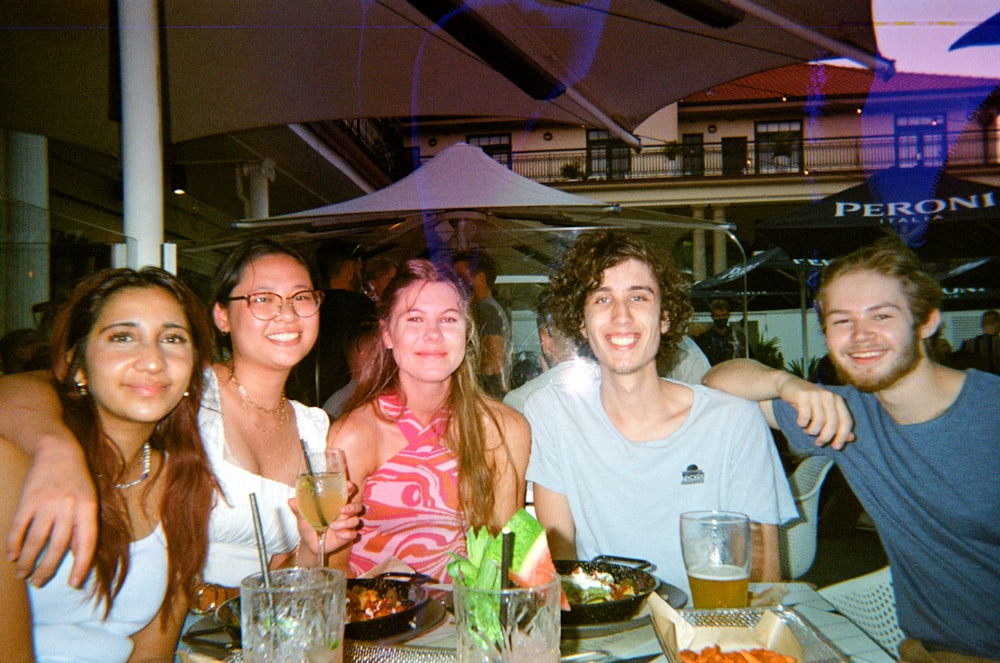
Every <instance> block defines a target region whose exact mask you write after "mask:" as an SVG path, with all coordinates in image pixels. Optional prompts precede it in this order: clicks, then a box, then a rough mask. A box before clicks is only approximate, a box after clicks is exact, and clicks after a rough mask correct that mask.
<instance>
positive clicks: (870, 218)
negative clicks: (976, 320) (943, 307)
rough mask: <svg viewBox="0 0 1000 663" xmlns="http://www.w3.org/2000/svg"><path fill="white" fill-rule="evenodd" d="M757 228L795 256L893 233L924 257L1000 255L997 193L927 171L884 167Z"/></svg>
mask: <svg viewBox="0 0 1000 663" xmlns="http://www.w3.org/2000/svg"><path fill="white" fill-rule="evenodd" d="M757 230H758V231H759V232H760V233H761V234H762V235H763V236H764V237H766V238H767V239H768V240H770V241H771V242H772V243H773V244H776V245H778V246H780V247H781V248H783V249H785V251H787V252H788V253H789V254H790V255H791V256H794V257H811V258H820V259H823V258H831V257H835V256H838V255H842V254H844V253H848V252H850V251H852V250H854V249H856V248H858V247H859V246H863V245H864V244H867V243H870V242H873V241H875V240H876V239H878V238H879V237H881V236H882V235H884V234H885V233H892V232H895V233H896V234H898V235H899V236H900V237H902V238H903V240H904V241H905V242H906V244H907V245H908V246H910V247H911V248H912V249H914V250H915V251H916V252H917V254H918V255H920V257H921V258H922V259H924V260H925V261H928V262H933V263H947V262H949V261H959V260H963V259H968V258H979V257H986V256H992V255H998V254H1000V190H998V189H997V188H996V187H994V186H991V185H989V184H983V183H980V182H976V181H973V180H966V179H960V178H958V177H955V176H953V175H949V174H948V173H945V172H943V171H941V170H938V169H934V168H889V169H887V170H884V171H880V172H877V173H875V174H874V175H872V176H870V177H869V178H868V180H867V181H865V182H864V183H862V184H859V185H857V186H854V187H851V188H849V189H846V190H844V191H841V192H840V193H837V194H834V195H832V196H828V197H826V198H823V199H822V200H820V201H817V202H815V203H812V204H809V205H805V206H803V207H801V208H799V209H796V210H793V211H792V212H789V213H788V214H785V215H783V216H779V217H776V218H773V219H768V220H765V221H762V222H760V223H759V224H758V225H757Z"/></svg>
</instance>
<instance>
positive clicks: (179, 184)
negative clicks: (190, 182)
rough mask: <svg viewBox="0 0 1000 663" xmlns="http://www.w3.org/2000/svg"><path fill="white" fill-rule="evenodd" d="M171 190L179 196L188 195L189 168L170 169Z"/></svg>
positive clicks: (174, 167)
mask: <svg viewBox="0 0 1000 663" xmlns="http://www.w3.org/2000/svg"><path fill="white" fill-rule="evenodd" d="M170 190H171V191H173V192H174V193H176V194H177V195H178V196H183V195H184V194H186V193H187V168H185V167H184V166H173V167H172V168H171V169H170Z"/></svg>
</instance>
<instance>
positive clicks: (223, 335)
mask: <svg viewBox="0 0 1000 663" xmlns="http://www.w3.org/2000/svg"><path fill="white" fill-rule="evenodd" d="M211 298H212V299H211V315H212V319H213V321H214V323H215V330H216V341H217V349H218V352H217V355H218V356H217V360H216V361H215V363H213V364H212V365H211V366H210V367H208V368H206V370H205V371H204V374H203V376H202V379H203V380H204V385H205V388H204V394H203V396H202V398H200V399H199V400H198V401H196V402H197V403H200V405H201V407H200V408H199V409H198V411H197V412H198V414H197V416H198V425H199V428H200V431H201V438H202V441H203V443H204V447H205V451H206V453H207V456H208V459H209V461H210V463H211V465H212V469H213V470H214V472H215V474H216V476H217V477H218V480H219V484H220V490H219V493H218V495H217V496H216V499H215V503H214V508H213V510H212V514H211V520H210V528H209V535H210V545H209V549H208V554H207V557H206V560H205V566H204V570H203V577H202V582H200V583H199V584H198V586H197V588H196V590H195V591H196V595H197V599H198V601H197V602H196V604H195V608H196V609H198V610H201V611H207V610H211V609H212V608H214V607H215V606H216V605H218V604H219V603H220V602H221V601H223V600H225V599H226V598H228V597H230V596H235V595H236V592H237V590H236V588H237V587H239V583H240V580H241V579H242V578H243V577H245V576H247V575H250V574H252V573H255V572H258V571H259V570H260V566H259V561H258V556H257V547H256V540H255V535H254V526H253V517H252V514H251V508H250V501H249V497H248V495H249V494H250V493H254V494H255V495H256V496H257V502H258V505H259V511H260V516H261V525H262V530H263V534H264V540H265V543H266V546H267V550H268V552H269V553H271V555H272V557H271V559H270V560H269V563H270V565H271V566H272V567H276V566H281V565H285V564H289V563H295V562H298V563H299V564H302V565H309V564H316V563H317V562H318V558H317V557H316V553H315V546H313V547H312V548H310V552H304V551H303V552H302V554H301V555H299V554H298V548H297V546H298V543H299V525H298V522H297V519H296V515H295V513H294V512H293V511H292V510H291V509H289V500H290V499H291V498H292V497H293V495H294V492H295V491H294V485H295V479H296V475H297V473H298V467H299V459H300V458H301V456H302V453H303V451H302V448H303V446H306V447H309V448H312V449H322V448H324V447H325V445H326V434H327V430H328V428H329V418H328V417H327V415H326V413H325V412H324V411H323V410H321V409H320V408H315V407H306V406H304V405H302V404H301V403H298V402H296V401H293V400H290V399H288V398H286V396H285V391H284V387H285V382H286V380H287V379H288V375H289V373H290V372H291V370H292V367H294V366H295V364H297V363H298V362H299V361H301V359H302V358H303V357H304V356H305V355H306V354H307V353H308V352H309V350H310V348H312V346H313V343H315V341H316V337H317V335H318V333H319V316H318V315H317V311H318V308H319V304H320V301H321V300H322V293H321V292H319V291H317V290H316V289H315V287H314V285H313V280H312V276H311V274H310V270H309V266H308V264H307V263H306V261H305V258H303V256H302V255H301V254H299V253H298V251H296V250H294V249H292V248H290V247H288V246H285V245H283V244H280V243H278V242H274V241H271V240H266V239H263V240H261V239H258V240H250V241H247V242H244V243H243V244H240V245H238V246H237V247H235V248H234V249H233V250H232V251H231V252H230V253H229V255H228V256H227V257H226V259H225V260H224V261H223V262H222V264H220V265H219V267H218V269H217V270H216V274H215V277H214V279H213V282H212V295H211ZM17 377H18V376H12V377H11V378H10V379H12V380H13V379H14V378H17ZM7 379H8V378H4V380H7ZM18 384H19V385H20V391H21V394H18V395H14V394H11V396H10V397H11V400H13V401H15V402H17V403H18V407H20V408H22V410H29V405H27V404H25V403H24V401H26V400H27V401H31V405H30V408H31V409H30V410H29V411H30V412H32V414H33V415H35V416H33V417H31V419H32V420H31V421H28V422H23V423H21V424H20V425H18V426H17V427H14V428H15V431H14V432H16V433H17V436H16V438H15V437H14V436H13V435H9V436H8V437H11V439H13V440H14V441H15V442H17V444H18V445H19V446H21V447H24V448H28V447H29V444H30V440H32V439H37V438H39V437H40V436H41V434H42V433H43V432H44V427H45V426H47V425H48V424H46V423H45V421H46V420H47V419H49V418H50V417H51V416H54V414H53V413H50V412H49V409H50V408H49V407H48V405H46V404H45V400H46V394H45V393H39V392H40V391H43V390H39V389H38V388H37V386H35V385H32V384H31V383H30V382H20V383H18ZM7 391H8V392H9V391H10V389H9V388H7ZM26 394H30V396H26ZM53 409H54V408H53ZM39 414H40V415H41V416H38V415H39ZM8 423H9V422H5V421H0V424H2V425H0V431H4V430H7V429H8V426H7V424H8ZM29 428H30V429H31V430H30V431H29V430H28V429H29ZM39 428H42V429H43V430H41V431H40V430H38V429H39ZM50 430H51V429H50ZM51 435H52V436H53V439H58V440H60V441H59V442H58V444H59V446H58V447H57V451H55V452H53V451H52V450H37V451H36V453H35V454H34V458H35V461H34V464H33V465H32V470H31V471H32V476H34V475H35V474H39V475H40V476H43V477H47V478H48V479H47V480H52V481H57V480H61V479H60V477H66V476H69V477H72V476H74V474H75V475H79V474H81V472H80V471H79V469H78V467H77V466H76V465H75V464H74V463H73V462H71V461H68V460H66V456H67V452H66V448H67V447H68V446H71V445H70V444H69V443H67V442H66V441H65V438H66V437H67V436H68V434H67V433H66V432H65V431H61V430H58V429H56V430H51ZM46 454H47V457H49V458H53V457H54V458H57V459H59V463H60V468H64V469H61V470H60V471H59V476H53V475H54V472H52V471H47V470H46V469H45V468H44V467H39V465H40V464H41V463H42V459H43V458H45V457H46ZM68 492H72V493H73V494H74V495H75V496H79V495H82V494H85V490H82V489H80V488H79V487H74V488H72V489H71V490H70V491H68ZM22 501H25V502H26V503H27V502H30V504H31V508H28V507H22V511H23V512H24V513H28V514H38V513H41V512H42V510H44V509H45V508H46V502H52V501H54V500H53V498H52V497H51V492H50V493H46V494H44V495H43V496H40V495H37V494H36V495H33V496H30V495H29V496H26V497H22ZM71 501H72V502H73V503H74V504H75V503H77V502H78V501H79V498H78V497H74V498H73V500H71ZM358 510H359V507H357V506H356V505H349V506H348V507H346V511H345V513H346V514H348V516H347V517H346V518H341V519H338V520H337V521H335V523H333V524H332V525H331V527H332V529H331V533H332V535H331V536H328V537H327V539H328V541H330V542H331V544H332V545H333V546H337V545H341V544H342V543H343V542H344V541H345V540H348V539H349V538H351V537H353V535H354V529H353V528H355V527H356V526H357V522H358V521H357V519H356V518H353V515H354V514H356V513H357V511H358ZM71 511H72V509H66V512H67V513H65V514H55V515H53V516H52V522H53V523H55V525H54V527H53V530H52V536H51V540H50V541H49V550H53V549H55V550H57V551H60V552H59V554H61V550H62V549H64V548H65V546H66V542H67V541H68V540H69V538H70V536H69V532H66V530H69V529H70V528H69V527H67V526H66V524H65V521H66V520H68V519H69V518H70V516H69V512H71ZM81 513H83V516H81V517H77V518H76V523H75V525H74V527H73V528H72V536H73V540H74V546H78V545H80V541H81V540H82V541H86V540H87V538H86V536H85V535H86V532H87V530H88V528H92V527H93V521H92V520H91V519H89V518H87V517H86V512H85V511H82V512H81ZM40 520H42V523H43V524H44V522H45V521H44V519H40ZM25 528H26V523H25V522H23V521H22V522H20V523H19V522H15V523H14V527H13V528H12V529H13V531H15V532H16V533H17V534H19V533H20V532H21V531H23V530H24V529H25ZM38 529H40V530H41V533H40V534H39V536H40V537H45V536H48V531H47V530H46V529H45V528H44V527H39V528H38ZM35 530H36V527H35V524H34V523H32V525H31V533H30V534H29V537H28V538H27V539H25V543H24V546H23V548H24V552H23V554H22V555H21V556H20V557H19V559H18V562H17V564H18V568H19V570H23V567H24V566H25V564H24V560H22V559H21V558H24V559H31V560H33V559H34V556H33V555H35V554H37V551H38V550H39V549H40V546H39V545H38V543H37V540H36V541H35V543H34V544H32V542H31V540H30V539H31V537H32V536H34V535H35ZM59 531H64V532H66V533H65V534H64V535H63V536H62V537H60V536H59V535H58V534H59ZM15 538H16V537H15ZM309 538H310V539H312V538H315V537H314V535H311V536H310V537H309ZM42 540H44V539H42ZM9 545H10V540H8V546H9ZM60 546H61V547H60ZM74 551H76V548H74ZM78 556H81V555H79V554H78ZM50 563H51V561H50V559H49V553H48V552H46V553H45V554H44V555H43V556H42V560H41V562H39V564H38V566H37V567H35V568H34V570H33V571H32V573H31V575H32V577H33V578H35V579H36V580H40V581H44V579H45V578H46V577H47V574H48V568H49V566H48V565H49V564H50ZM80 570H81V569H79V568H75V569H74V574H72V575H71V581H73V582H76V581H77V580H79V576H78V575H76V573H77V571H80Z"/></svg>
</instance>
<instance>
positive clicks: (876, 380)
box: [830, 334, 920, 393]
mask: <svg viewBox="0 0 1000 663" xmlns="http://www.w3.org/2000/svg"><path fill="white" fill-rule="evenodd" d="M919 342H920V341H918V340H917V339H916V334H914V335H913V336H911V337H910V339H909V341H908V342H907V343H906V345H904V346H903V347H901V348H900V351H899V357H898V358H897V359H896V360H895V362H894V363H892V364H891V365H889V366H888V367H883V368H882V369H881V372H880V373H864V374H860V375H857V374H855V373H853V372H852V367H851V365H850V364H846V363H845V364H841V363H840V362H841V361H842V360H841V358H840V356H839V355H833V354H831V355H830V360H831V361H833V365H834V368H836V369H837V376H838V377H839V378H840V380H841V382H843V383H845V384H849V385H851V386H852V387H854V388H855V389H857V390H858V391H863V392H867V393H874V392H878V391H882V390H883V389H888V388H889V387H891V386H892V385H894V384H896V382H898V381H899V380H900V379H902V378H904V377H906V376H907V375H909V374H910V373H912V372H913V370H914V369H915V368H916V367H917V364H919V363H920V352H919V351H918V349H917V343H919ZM854 370H856V369H854Z"/></svg>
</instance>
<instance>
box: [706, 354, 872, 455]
mask: <svg viewBox="0 0 1000 663" xmlns="http://www.w3.org/2000/svg"><path fill="white" fill-rule="evenodd" d="M702 382H703V383H704V384H705V385H707V386H709V387H712V388H714V389H721V390H722V391H725V392H728V393H730V394H733V395H734V396H739V397H741V398H747V399H750V400H753V401H758V402H759V403H760V407H761V410H762V411H763V412H764V416H765V417H766V418H767V422H768V424H769V425H770V426H771V427H772V428H778V425H777V420H776V418H775V415H774V408H773V406H772V403H771V401H773V400H774V399H776V398H780V399H781V400H783V401H785V402H787V403H788V404H789V405H791V406H792V407H794V408H795V411H796V412H798V418H797V419H796V423H797V424H798V425H799V426H801V427H802V429H803V430H805V432H806V433H808V434H809V435H812V436H815V437H816V444H818V445H823V444H826V443H828V442H832V443H833V447H834V448H835V449H842V448H843V447H844V445H845V444H846V443H847V442H849V441H851V440H853V439H854V433H852V432H851V428H852V427H853V425H854V420H853V419H852V418H851V413H850V411H849V410H848V409H847V404H846V403H845V402H844V399H843V398H842V397H841V396H839V395H838V394H834V393H833V392H831V391H828V390H827V389H823V388H822V387H819V386H817V385H814V384H812V383H811V382H808V381H806V380H803V379H802V378H800V377H797V376H795V375H792V374H791V373H788V372H786V371H782V370H779V369H776V368H769V367H768V366H764V365H763V364H761V363H759V362H756V361H754V360H752V359H733V360H730V361H726V362H722V363H721V364H718V365H716V366H713V367H712V369H711V370H710V371H709V372H708V373H707V374H706V375H705V377H704V378H703V379H702Z"/></svg>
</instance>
